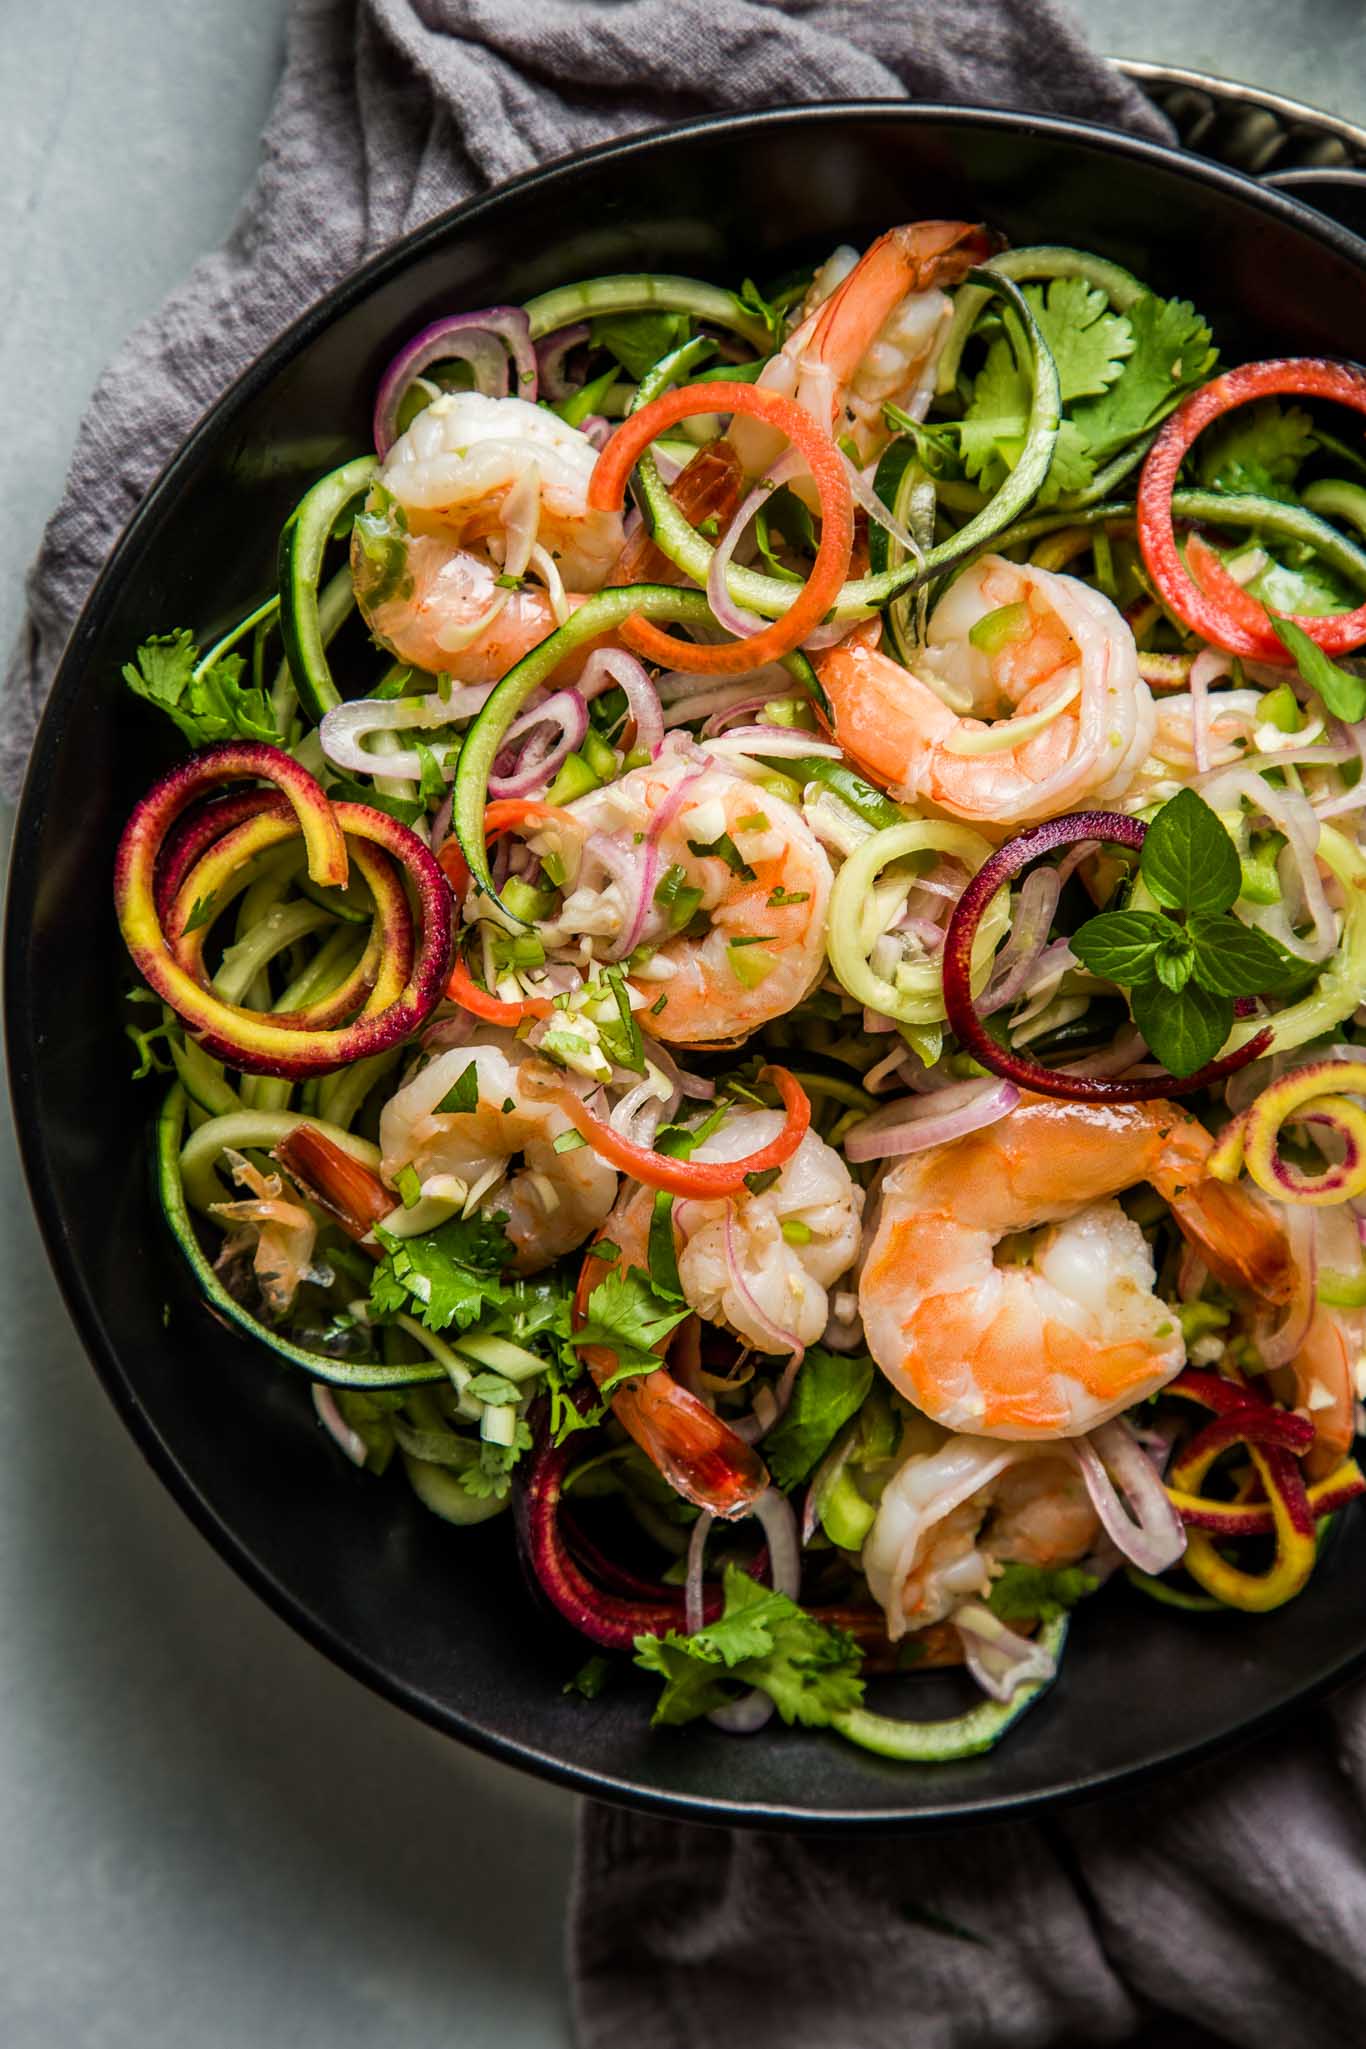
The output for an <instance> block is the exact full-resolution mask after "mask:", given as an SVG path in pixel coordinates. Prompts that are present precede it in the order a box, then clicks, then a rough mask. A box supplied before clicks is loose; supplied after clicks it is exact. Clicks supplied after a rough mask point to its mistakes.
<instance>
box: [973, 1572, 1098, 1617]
mask: <svg viewBox="0 0 1366 2049" xmlns="http://www.w3.org/2000/svg"><path fill="white" fill-rule="evenodd" d="M1099 1585H1100V1581H1099V1580H1098V1579H1094V1578H1093V1577H1092V1575H1091V1574H1090V1573H1089V1572H1083V1571H1082V1570H1081V1568H1080V1566H1076V1565H1064V1566H1062V1567H1061V1568H1060V1569H1059V1570H1057V1571H1055V1572H1051V1571H1049V1570H1048V1568H1047V1567H1046V1566H1041V1565H1008V1566H1007V1567H1006V1569H1005V1571H1004V1572H1003V1573H1002V1574H1001V1577H1000V1578H999V1579H998V1580H997V1581H996V1583H995V1584H994V1586H993V1587H992V1589H991V1592H990V1594H989V1595H988V1596H987V1606H988V1608H990V1610H991V1612H992V1614H993V1615H994V1616H995V1617H996V1619H997V1621H998V1622H1028V1621H1030V1620H1031V1619H1033V1620H1035V1621H1038V1622H1052V1621H1054V1620H1055V1619H1056V1617H1057V1616H1059V1615H1060V1614H1061V1613H1062V1611H1063V1610H1064V1608H1075V1607H1076V1605H1077V1603H1078V1601H1082V1600H1085V1598H1086V1596H1087V1595H1088V1594H1093V1593H1094V1592H1095V1590H1096V1588H1097V1587H1098V1586H1099Z"/></svg>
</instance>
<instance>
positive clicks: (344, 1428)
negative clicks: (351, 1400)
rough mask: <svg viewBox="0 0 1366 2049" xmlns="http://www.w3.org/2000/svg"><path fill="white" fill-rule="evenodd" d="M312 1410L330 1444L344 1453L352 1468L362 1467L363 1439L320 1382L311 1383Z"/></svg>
mask: <svg viewBox="0 0 1366 2049" xmlns="http://www.w3.org/2000/svg"><path fill="white" fill-rule="evenodd" d="M313 1408H314V1411H315V1413H316V1415H317V1418H318V1421H319V1422H320V1423H321V1424H322V1426H323V1429H324V1430H325V1431H326V1432H327V1434H328V1436H329V1437H330V1438H331V1439H332V1442H333V1443H334V1444H335V1445H337V1447H338V1448H339V1449H340V1450H341V1451H343V1452H345V1454H346V1456H347V1458H349V1459H350V1461H351V1463H352V1465H353V1466H363V1465H364V1464H365V1461H366V1458H367V1456H368V1453H367V1451H366V1445H365V1439H364V1438H363V1437H362V1436H361V1435H360V1433H359V1432H358V1431H356V1430H353V1429H352V1428H351V1425H350V1424H349V1423H348V1422H347V1420H346V1418H345V1417H344V1416H343V1414H342V1412H341V1410H340V1409H339V1408H338V1407H337V1403H336V1398H335V1396H334V1395H333V1393H332V1390H331V1388H330V1387H328V1386H326V1385H325V1384H324V1382H322V1381H321V1380H315V1381H314V1383H313Z"/></svg>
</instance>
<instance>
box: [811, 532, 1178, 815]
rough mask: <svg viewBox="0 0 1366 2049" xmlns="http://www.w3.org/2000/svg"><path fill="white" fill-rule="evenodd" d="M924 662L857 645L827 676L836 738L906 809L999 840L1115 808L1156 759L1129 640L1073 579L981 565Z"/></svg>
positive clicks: (1000, 564) (954, 597) (846, 647)
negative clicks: (915, 664)
mask: <svg viewBox="0 0 1366 2049" xmlns="http://www.w3.org/2000/svg"><path fill="white" fill-rule="evenodd" d="M992 615H994V619H993V625H994V628H995V630H994V631H992V632H991V633H989V634H987V635H981V634H979V636H978V639H979V640H982V639H986V640H987V642H988V645H987V646H977V645H974V643H973V641H972V640H971V639H970V637H969V636H970V634H971V632H972V630H973V629H974V628H975V627H977V626H978V625H979V623H980V622H981V621H983V620H985V619H987V618H989V617H992ZM919 663H920V671H921V673H915V672H911V671H908V670H906V669H903V668H902V667H901V666H900V665H899V664H898V663H896V662H894V661H892V660H891V659H890V658H889V657H888V656H886V655H884V654H882V653H881V652H879V651H878V650H877V649H876V648H874V647H872V646H870V645H869V644H868V642H867V639H866V638H860V639H854V640H850V641H846V642H842V643H841V644H840V645H839V646H837V647H834V648H832V649H831V650H830V651H829V653H828V654H827V655H826V656H825V658H824V660H823V661H822V663H821V665H820V675H821V682H822V684H823V685H824V687H825V691H826V694H827V696H828V697H829V699H830V702H831V705H832V707H833V709H834V714H835V734H836V738H837V739H838V740H839V741H840V744H841V745H842V746H843V747H844V748H845V749H846V750H847V751H848V753H849V754H851V755H852V756H853V758H854V760H855V761H857V762H858V763H859V764H860V765H861V766H862V767H863V768H864V769H866V770H867V772H868V774H869V775H871V776H872V777H873V778H874V779H875V780H876V781H877V782H879V783H881V784H882V785H883V787H884V788H886V789H888V790H890V791H891V793H892V795H893V796H895V797H897V798H898V799H900V800H901V801H903V802H906V803H928V804H930V805H932V806H934V807H935V808H936V809H938V810H940V811H944V812H947V813H948V814H949V816H950V817H953V818H962V819H966V820H969V821H970V822H971V823H973V824H974V825H978V826H981V827H983V828H992V827H994V828H997V829H998V830H999V828H1000V827H1003V826H1014V825H1023V824H1028V823H1032V822H1034V821H1036V820H1039V819H1044V818H1053V817H1056V816H1057V815H1058V814H1059V813H1060V812H1063V811H1070V810H1073V809H1075V808H1076V807H1077V806H1078V805H1080V804H1082V803H1085V802H1096V801H1100V802H1112V801H1114V800H1115V799H1117V798H1119V797H1122V796H1123V794H1124V792H1125V791H1126V790H1127V789H1128V788H1129V785H1130V784H1131V783H1132V781H1133V779H1134V777H1135V776H1136V775H1137V773H1138V771H1139V769H1140V768H1141V767H1142V766H1143V763H1144V762H1145V761H1146V759H1147V757H1148V754H1149V751H1150V748H1151V746H1152V741H1153V735H1154V731H1155V727H1156V719H1157V712H1156V707H1155V706H1154V704H1153V698H1152V693H1151V691H1150V690H1149V688H1148V686H1147V684H1146V683H1145V682H1144V681H1143V679H1142V677H1141V676H1140V675H1139V673H1138V655H1137V651H1136V649H1135V646H1134V637H1133V634H1132V632H1131V631H1130V630H1129V627H1128V626H1127V625H1126V624H1125V622H1124V619H1123V618H1122V616H1121V615H1120V613H1119V612H1117V611H1116V609H1115V607H1114V606H1113V605H1112V604H1111V603H1110V600H1109V599H1108V598H1107V597H1105V596H1103V595H1102V593H1101V592H1099V591H1093V590H1091V589H1090V588H1089V587H1088V586H1087V585H1086V584H1084V583H1081V582H1079V581H1078V580H1077V578H1076V577H1072V576H1061V575H1058V574H1056V573H1055V572H1054V571H1051V570H1047V569H1035V568H1033V567H1031V566H1030V565H1028V564H1019V563H1014V562H1007V561H1006V560H1005V559H1004V557H1002V556H1000V555H984V556H983V557H982V558H981V559H980V561H977V562H974V563H973V564H972V565H971V566H970V567H969V568H967V569H965V570H964V571H963V573H962V575H961V576H960V577H958V579H957V580H956V582H955V583H954V584H953V585H952V586H951V588H950V589H949V591H948V592H947V594H946V595H945V596H944V597H943V598H942V599H941V600H940V602H939V604H938V605H936V607H935V609H934V612H933V613H932V615H931V617H930V622H929V628H928V633H927V637H926V646H925V648H924V649H923V651H922V653H921V655H920V657H919ZM1007 709H1008V710H1011V711H1013V712H1014V716H1013V717H1009V716H1007V717H1004V718H1001V719H999V720H998V723H996V724H995V725H990V724H988V723H986V721H987V720H989V719H991V718H995V717H997V714H998V713H1001V712H1002V711H1003V710H1007Z"/></svg>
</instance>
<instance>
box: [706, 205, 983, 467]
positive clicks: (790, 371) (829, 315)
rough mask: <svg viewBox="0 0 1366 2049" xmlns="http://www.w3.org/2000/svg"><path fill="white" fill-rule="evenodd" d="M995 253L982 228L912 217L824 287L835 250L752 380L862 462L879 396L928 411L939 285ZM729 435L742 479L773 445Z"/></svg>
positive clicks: (879, 437)
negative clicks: (788, 401) (796, 407)
mask: <svg viewBox="0 0 1366 2049" xmlns="http://www.w3.org/2000/svg"><path fill="white" fill-rule="evenodd" d="M995 247H996V240H995V237H994V236H992V235H991V234H990V233H989V231H988V230H987V229H986V228H983V227H974V226H972V225H971V224H970V223H969V222H967V221H912V222H909V223H908V224H906V225H905V226H902V227H899V228H889V229H888V231H887V233H886V234H885V235H879V236H878V239H877V240H876V242H874V243H873V244H872V246H871V247H870V248H869V249H868V250H866V251H865V253H864V255H863V256H862V257H860V258H859V259H858V261H857V262H855V263H854V264H853V266H852V268H851V269H850V270H849V272H848V274H847V275H846V276H844V277H842V278H841V279H840V280H839V282H838V283H836V284H835V286H834V288H833V290H832V289H830V288H829V286H828V284H827V279H828V277H829V273H830V270H831V268H832V267H833V265H834V263H835V262H836V261H837V260H838V254H839V252H837V257H836V258H833V259H832V260H831V264H828V265H826V266H825V267H824V269H823V270H821V271H818V272H817V274H816V278H815V281H814V283H813V285H812V291H811V293H810V294H808V298H807V304H806V307H805V308H804V311H805V313H806V318H805V319H804V320H803V321H802V322H801V325H800V326H799V327H796V328H794V330H793V332H792V333H791V334H790V335H789V336H788V338H787V340H786V342H784V344H783V346H782V348H781V350H780V351H779V353H778V354H777V355H776V356H775V357H774V358H773V360H772V361H771V362H770V363H768V364H766V365H765V367H764V369H763V371H762V372H761V374H760V378H759V382H760V383H761V384H764V385H767V386H768V387H769V389H770V390H773V391H780V392H782V393H783V395H784V396H785V397H788V398H795V399H797V401H798V402H799V404H801V405H803V406H805V408H806V410H807V411H808V412H809V413H810V414H811V415H812V417H813V418H814V419H816V420H819V421H820V424H821V425H822V426H823V427H828V428H829V430H830V432H831V433H832V434H834V435H835V436H837V437H840V436H848V437H849V438H851V439H852V441H853V443H854V445H855V447H856V448H857V449H858V453H859V458H860V460H861V461H862V462H868V461H869V460H871V458H872V457H873V456H874V455H876V454H877V452H878V450H879V449H880V448H881V447H882V446H883V445H884V444H885V443H886V441H887V439H888V434H889V430H888V428H887V427H886V424H885V422H884V420H883V413H882V409H883V406H884V405H885V404H886V403H887V401H888V400H895V401H896V402H897V403H898V404H904V405H906V406H907V408H908V409H909V410H910V411H912V412H915V413H917V414H923V412H924V411H925V408H926V406H927V405H928V402H929V397H930V394H931V392H932V391H933V388H934V382H933V380H934V366H935V363H936V360H937V358H938V355H939V348H940V346H941V344H942V342H943V339H944V335H945V332H946V329H947V327H948V321H949V314H950V306H949V301H948V299H947V298H946V297H945V296H944V292H943V290H942V287H943V286H945V285H954V284H957V283H959V282H960V280H961V279H962V278H963V277H964V276H966V274H967V272H968V271H969V270H971V268H972V266H973V265H974V264H975V263H984V262H985V261H986V259H987V257H989V256H990V255H991V253H992V251H993V249H994V248H995ZM850 254H851V255H852V251H851V252H850ZM731 439H732V440H733V441H734V443H735V446H736V449H737V452H738V453H739V456H740V459H741V461H742V462H743V463H744V466H745V468H746V470H747V471H748V472H749V473H750V475H757V474H758V472H759V471H761V470H763V469H766V468H767V467H768V465H769V464H770V463H771V462H772V461H773V459H774V457H775V456H776V455H777V454H778V453H779V452H780V450H781V447H782V442H781V439H780V437H778V436H775V435H774V434H773V433H772V431H771V430H770V429H768V428H766V427H763V426H760V425H758V424H757V423H756V422H754V421H748V420H745V421H741V420H737V421H736V422H735V423H734V425H733V427H732V429H731Z"/></svg>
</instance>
